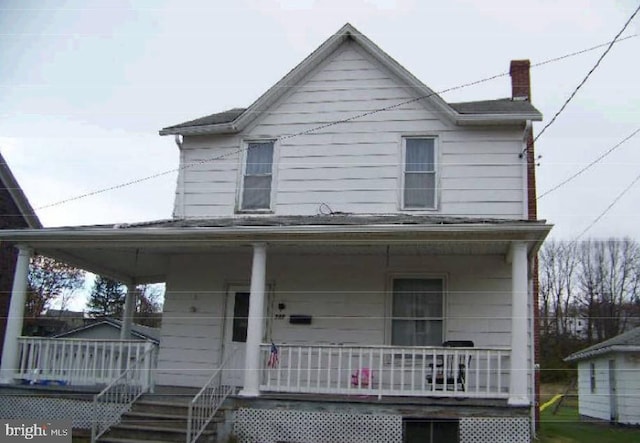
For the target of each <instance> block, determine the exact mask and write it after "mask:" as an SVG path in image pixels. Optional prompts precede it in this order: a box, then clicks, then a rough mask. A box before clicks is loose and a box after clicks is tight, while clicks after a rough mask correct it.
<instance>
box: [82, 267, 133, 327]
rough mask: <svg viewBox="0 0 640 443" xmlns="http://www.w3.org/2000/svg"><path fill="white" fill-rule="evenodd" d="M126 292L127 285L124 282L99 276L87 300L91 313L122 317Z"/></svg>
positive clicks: (96, 315) (97, 315) (95, 315)
mask: <svg viewBox="0 0 640 443" xmlns="http://www.w3.org/2000/svg"><path fill="white" fill-rule="evenodd" d="M126 294H127V291H126V287H125V286H124V285H123V284H122V283H120V282H117V281H115V280H111V279H110V278H107V277H101V276H97V277H96V280H95V282H94V283H93V288H92V289H91V295H90V296H89V301H88V302H87V307H88V308H89V314H90V315H92V316H94V317H115V318H119V319H122V313H123V311H124V300H125V297H126Z"/></svg>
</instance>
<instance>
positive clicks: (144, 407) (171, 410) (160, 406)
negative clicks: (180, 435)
mask: <svg viewBox="0 0 640 443" xmlns="http://www.w3.org/2000/svg"><path fill="white" fill-rule="evenodd" d="M131 411H132V412H148V413H157V414H166V415H183V416H185V417H186V416H187V415H188V414H189V405H188V403H178V402H174V401H156V400H138V401H137V402H135V403H134V404H133V408H132V409H131Z"/></svg>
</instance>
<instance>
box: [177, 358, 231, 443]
mask: <svg viewBox="0 0 640 443" xmlns="http://www.w3.org/2000/svg"><path fill="white" fill-rule="evenodd" d="M237 350H238V349H237V348H234V349H233V350H232V351H231V353H230V354H229V355H227V356H226V358H225V359H224V360H223V362H222V364H221V365H220V367H218V369H216V370H215V371H214V372H213V374H212V375H211V377H209V380H207V382H206V383H205V384H204V386H203V387H202V389H200V391H198V393H197V394H196V395H195V396H194V397H193V399H192V400H191V402H190V403H189V415H188V420H187V443H193V442H195V441H196V440H198V437H200V435H201V434H202V433H203V432H204V430H205V428H206V427H207V426H208V425H209V423H210V422H211V420H213V417H214V416H215V415H216V413H217V412H218V409H220V406H222V403H224V401H225V399H226V398H227V397H228V396H229V394H231V392H232V391H233V386H231V385H225V384H223V383H222V374H223V372H224V369H225V367H226V366H227V364H228V363H229V362H230V361H232V360H233V357H234V356H235V355H236V352H237Z"/></svg>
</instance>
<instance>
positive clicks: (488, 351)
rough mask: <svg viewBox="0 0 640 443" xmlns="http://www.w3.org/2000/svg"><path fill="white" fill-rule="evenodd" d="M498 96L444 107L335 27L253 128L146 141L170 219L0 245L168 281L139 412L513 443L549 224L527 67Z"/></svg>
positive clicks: (298, 435)
mask: <svg viewBox="0 0 640 443" xmlns="http://www.w3.org/2000/svg"><path fill="white" fill-rule="evenodd" d="M416 54H418V53H416ZM419 56H422V55H419ZM442 62H443V63H445V62H446V60H443V61H442ZM443 69H446V67H445V68H443ZM472 71H473V69H472V67H470V72H472ZM511 79H512V97H511V98H503V99H497V100H486V101H476V102H466V103H447V102H445V101H444V100H443V99H442V98H441V97H439V96H438V95H437V94H435V93H434V92H433V91H432V90H431V89H429V88H428V87H427V86H425V85H424V84H423V83H421V82H420V81H419V80H418V79H417V78H415V77H414V76H413V75H412V74H411V73H409V72H408V71H407V70H406V69H404V68H403V67H402V66H401V65H399V64H398V63H397V62H396V61H395V60H393V59H392V58H391V57H389V56H388V55H387V54H386V53H384V52H383V51H382V50H381V49H380V48H379V47H377V46H376V45H375V44H374V43H373V42H371V41H370V40H369V39H368V38H366V37H365V36H363V35H362V34H360V33H359V32H358V31H357V30H356V29H355V28H353V27H352V26H351V25H348V24H347V25H345V26H344V27H343V28H342V29H340V30H339V31H338V33H336V34H335V35H333V36H332V37H330V38H329V39H328V40H327V41H326V42H324V43H323V44H322V45H321V46H320V47H319V48H318V49H317V50H316V51H314V52H313V53H312V54H311V55H310V56H309V57H307V58H306V59H305V60H304V61H302V63H301V64H299V65H298V66H297V67H295V68H294V69H293V70H292V71H290V72H289V73H288V74H287V75H286V76H285V77H284V78H283V79H282V80H280V81H279V82H278V83H277V84H276V85H274V86H273V87H272V88H271V89H269V90H268V91H267V92H266V93H265V94H264V95H263V96H261V97H260V98H259V99H258V100H257V101H256V102H254V103H253V104H252V105H251V106H250V107H249V108H246V109H244V108H236V109H232V110H229V111H225V112H222V113H217V114H213V115H210V116H207V117H203V118H200V119H197V120H193V121H190V122H187V123H183V124H179V125H174V126H170V127H167V128H165V129H163V130H162V131H161V134H162V135H175V136H176V142H177V144H178V148H179V151H180V169H179V171H180V172H179V176H178V183H177V188H176V199H175V209H174V218H173V219H171V220H161V221H151V222H147V223H139V224H129V225H127V224H125V225H122V224H120V225H113V226H90V227H68V228H51V229H46V230H44V231H42V232H40V231H34V230H24V231H18V230H14V231H9V232H5V233H0V238H3V239H7V240H10V241H12V242H14V243H16V244H17V245H18V247H19V248H21V250H24V251H27V248H28V247H30V248H33V249H35V250H37V251H41V252H42V253H46V255H48V256H52V257H56V258H59V259H63V260H65V261H68V262H70V263H71V264H73V265H75V266H79V267H82V268H85V269H88V270H91V271H93V272H96V273H100V274H101V275H107V276H110V277H112V278H116V279H119V280H120V281H122V282H124V283H126V284H127V285H129V286H130V287H131V286H133V285H137V284H144V283H153V282H159V281H164V282H166V287H167V290H166V295H165V302H164V308H163V318H162V327H161V337H162V338H161V343H160V350H159V357H158V364H157V368H156V392H161V391H162V388H163V387H166V386H172V387H173V391H172V392H174V393H175V392H183V393H188V392H194V389H195V390H196V391H197V388H200V387H203V386H205V384H206V389H205V391H204V392H206V393H207V394H206V397H207V398H211V399H214V400H215V399H224V398H225V395H226V393H227V392H228V391H227V390H225V389H224V388H225V386H228V387H230V390H231V392H232V393H233V394H237V395H232V397H230V398H228V399H227V403H226V404H227V407H228V408H229V409H230V410H234V411H235V412H234V413H233V414H227V416H226V420H227V426H226V428H224V429H227V430H232V431H233V433H235V435H236V436H237V437H238V438H239V440H240V441H256V439H258V438H259V439H260V441H274V442H275V441H305V442H310V441H367V442H375V441H384V442H391V441H395V442H399V441H403V439H404V440H407V441H426V442H428V441H435V440H437V439H438V438H439V439H440V440H442V441H450V442H455V441H460V442H484V441H487V442H492V443H494V442H507V441H508V442H529V441H530V439H531V437H532V434H531V431H532V428H533V426H534V423H533V422H534V421H533V417H534V414H535V410H536V374H535V371H534V364H535V362H536V360H537V354H538V351H537V349H536V346H537V337H538V321H537V319H535V316H536V315H537V314H536V313H537V312H538V306H537V293H536V283H535V282H534V275H535V267H534V265H533V263H534V259H535V257H536V254H537V251H538V249H539V247H540V245H541V243H542V242H543V241H544V239H545V237H546V236H547V234H548V233H549V231H550V229H551V225H549V224H546V223H545V221H543V220H538V219H537V214H536V203H535V202H536V199H535V195H536V194H535V177H534V168H535V166H534V163H535V162H534V155H533V142H532V140H533V137H532V121H539V120H541V118H542V116H541V115H540V113H539V112H538V111H537V110H536V109H535V108H534V107H533V106H532V105H531V103H530V102H529V99H528V98H529V96H530V91H529V62H528V61H522V60H521V61H513V62H512V63H511ZM16 276H17V278H23V277H24V275H23V274H21V273H20V272H17V273H16ZM19 297H20V294H14V298H15V299H16V300H19ZM127 300H128V303H129V302H130V300H131V297H130V296H129V295H128V298H127ZM128 309H129V312H131V311H130V309H131V305H129V308H128ZM125 311H127V308H126V309H125ZM125 317H126V316H125ZM8 340H9V341H11V340H13V341H19V340H21V339H19V338H17V337H10V338H8ZM23 349H24V348H23ZM10 364H14V365H15V366H11V365H10ZM17 367H18V362H10V363H7V364H5V365H4V366H3V374H4V376H5V378H7V377H9V376H13V377H15V376H16V375H15V374H16V373H19V370H18V369H16V368H17ZM218 369H220V371H218ZM208 380H209V381H208ZM214 394H215V395H214ZM454 399H455V401H452V400H454ZM196 400H197V401H196ZM198 401H201V398H200V400H198V399H195V400H194V402H195V403H194V404H196V407H197V405H198ZM210 410H215V408H213V407H212V408H211V409H210ZM194 416H196V417H197V414H196V413H195V412H194ZM319 421H320V422H322V423H324V424H323V425H322V426H318V422H319ZM274 423H277V426H276V425H275V424H274ZM201 425H202V423H200V425H197V424H194V426H196V427H195V429H198V428H199V427H198V426H200V427H202V426H201ZM120 426H121V425H120ZM115 429H116V430H117V429H119V432H124V430H123V429H122V428H117V427H116V428H115ZM189 429H194V428H192V427H190V428H189ZM202 429H206V426H205V427H203V428H202ZM100 432H101V431H100ZM98 433H99V432H98Z"/></svg>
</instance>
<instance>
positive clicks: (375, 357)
mask: <svg viewBox="0 0 640 443" xmlns="http://www.w3.org/2000/svg"><path fill="white" fill-rule="evenodd" d="M276 346H277V349H278V352H277V363H274V358H273V356H272V353H271V345H270V344H262V345H261V357H262V359H261V361H262V362H263V363H262V364H263V365H264V366H263V375H262V380H261V385H260V390H261V391H272V392H292V393H317V394H339V395H376V396H378V397H379V398H380V397H382V396H421V397H463V398H466V397H470V398H508V396H509V393H508V388H509V366H510V364H509V357H510V351H509V349H508V348H493V347H492V348H475V347H474V348H460V347H457V348H444V347H395V346H342V345H287V344H282V345H276Z"/></svg>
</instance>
